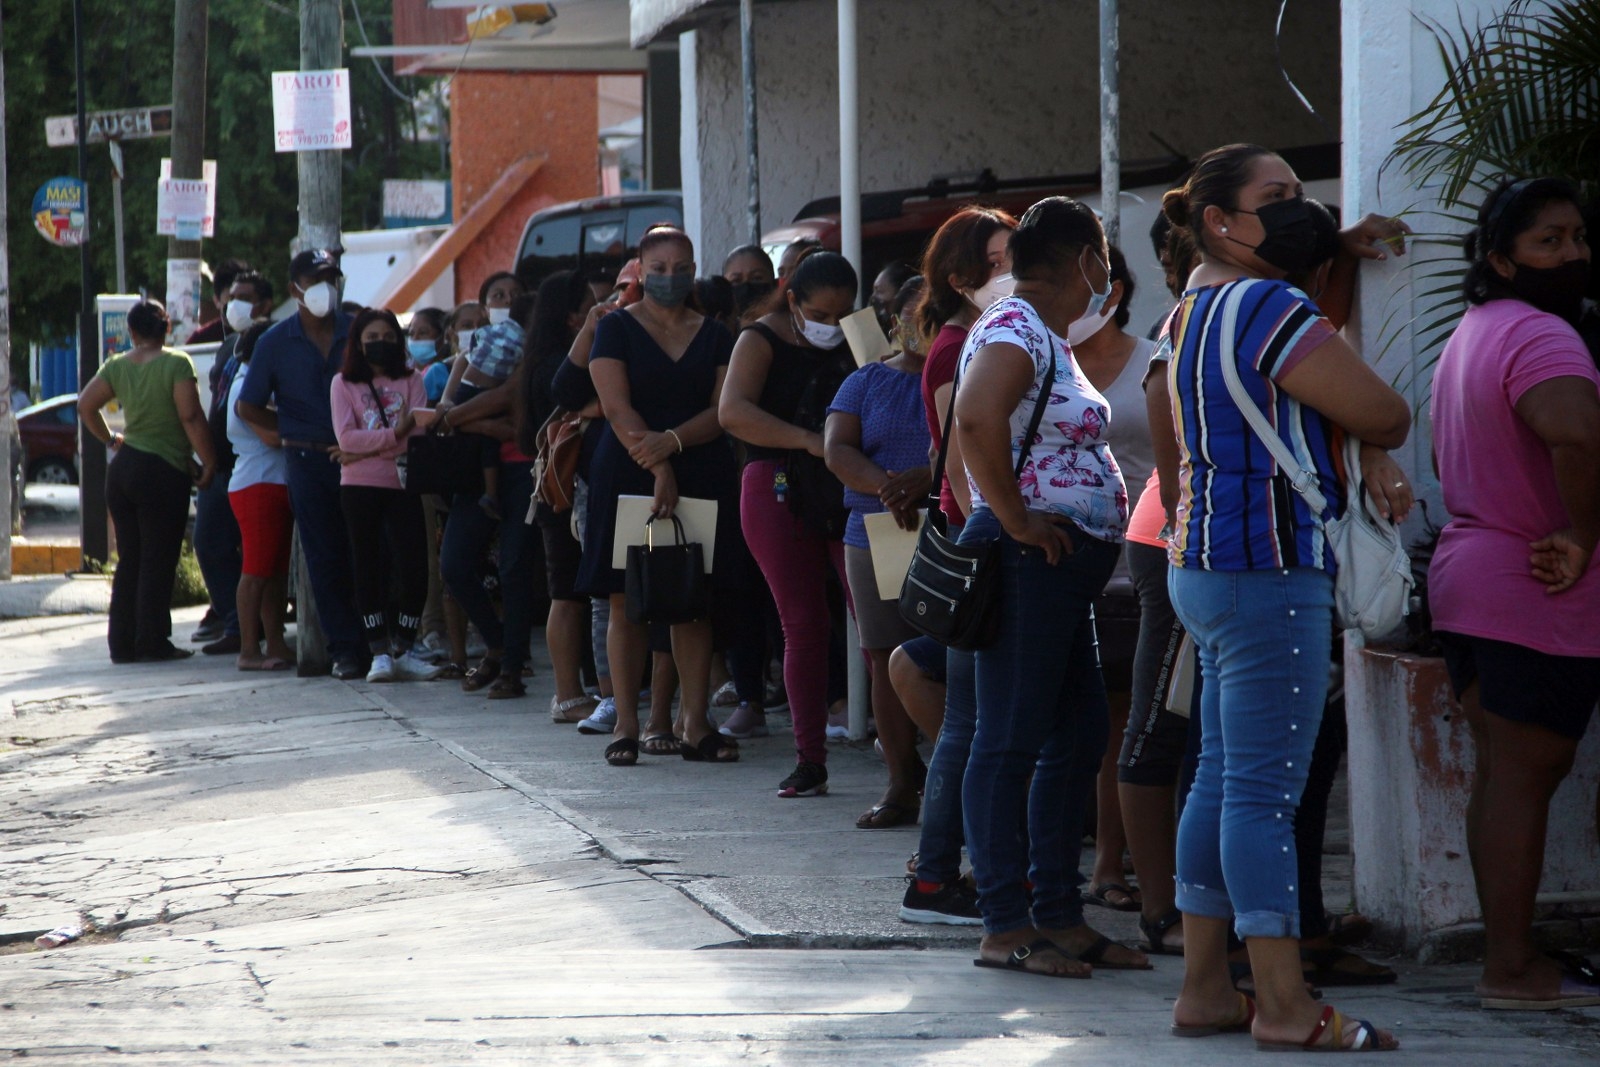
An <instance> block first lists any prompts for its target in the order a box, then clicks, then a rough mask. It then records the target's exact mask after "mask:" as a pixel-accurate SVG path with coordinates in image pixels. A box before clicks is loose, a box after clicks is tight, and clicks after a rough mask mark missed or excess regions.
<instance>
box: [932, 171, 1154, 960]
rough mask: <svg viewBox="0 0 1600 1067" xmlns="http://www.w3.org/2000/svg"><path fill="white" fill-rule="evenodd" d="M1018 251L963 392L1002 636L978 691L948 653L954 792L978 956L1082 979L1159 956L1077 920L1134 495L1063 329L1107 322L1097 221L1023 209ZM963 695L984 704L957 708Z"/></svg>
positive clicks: (977, 341)
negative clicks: (1114, 586) (1103, 616)
mask: <svg viewBox="0 0 1600 1067" xmlns="http://www.w3.org/2000/svg"><path fill="white" fill-rule="evenodd" d="M1010 250H1011V261H1012V271H1013V273H1014V274H1015V276H1016V286H1015V292H1014V293H1013V295H1012V296H1009V297H1006V298H1003V299H1001V300H999V301H998V302H996V303H995V304H994V305H993V306H991V307H990V308H989V310H988V311H986V312H985V313H984V314H983V315H981V316H980V317H979V318H978V321H977V322H976V323H975V324H974V325H973V327H972V331H971V333H969V334H968V335H967V341H966V345H965V346H964V347H963V349H962V353H961V363H960V366H959V368H958V375H959V376H958V379H957V386H956V396H955V401H954V403H955V414H956V431H955V432H956V433H958V434H959V435H960V438H961V446H962V448H961V451H962V456H963V457H964V459H965V462H966V470H967V481H968V483H969V487H970V489H971V494H972V512H971V514H970V515H969V516H968V518H967V523H966V525H965V526H964V527H963V528H962V531H961V543H962V544H974V543H982V542H990V541H998V542H999V545H1000V575H999V585H1000V589H1001V593H1000V598H999V601H1000V602H999V609H998V613H999V616H1000V619H999V632H998V635H997V636H996V638H995V640H994V643H993V644H992V645H990V646H988V647H986V648H982V649H979V650H978V651H977V652H975V653H974V654H973V655H972V657H970V658H971V660H972V665H971V668H970V669H971V670H972V671H973V681H972V683H970V685H968V684H961V683H960V682H958V678H957V675H958V671H957V665H956V662H955V661H954V659H952V662H951V667H950V673H951V677H950V694H949V704H950V708H949V716H950V717H951V718H955V717H957V716H958V715H960V716H961V717H963V718H966V717H971V718H974V719H975V720H976V722H977V727H976V729H975V731H974V733H973V736H972V748H971V754H970V755H969V757H968V759H967V769H966V776H965V779H964V780H963V782H962V798H963V804H964V806H965V809H966V837H967V851H968V853H969V854H970V855H971V857H972V872H973V874H974V875H975V876H976V878H977V882H978V908H979V911H980V912H981V913H982V916H983V926H984V937H983V940H982V943H981V945H980V947H979V958H978V963H979V964H980V965H981V966H992V967H1003V968H1010V969H1014V970H1020V971H1025V972H1027V973H1030V974H1041V975H1046V976H1050V977H1074V978H1086V977H1088V976H1089V975H1090V973H1091V972H1092V965H1098V966H1102V967H1110V968H1147V967H1148V966H1149V962H1148V961H1147V960H1146V959H1145V957H1144V956H1143V955H1142V954H1140V953H1137V952H1134V951H1132V950H1131V949H1127V948H1124V947H1122V946H1121V945H1116V944H1113V943H1111V942H1110V941H1108V940H1107V939H1106V938H1104V937H1103V936H1101V935H1100V934H1098V933H1097V932H1096V931H1094V930H1093V929H1091V928H1090V927H1089V926H1088V925H1087V924H1086V923H1085V922H1084V919H1083V902H1082V899H1081V897H1080V896H1079V894H1078V888H1077V884H1078V873H1077V868H1078V852H1079V842H1080V841H1081V839H1082V837H1083V821H1084V814H1085V812H1084V809H1085V807H1086V804H1087V801H1088V796H1089V790H1090V789H1091V788H1092V786H1093V781H1094V774H1095V769H1096V768H1097V767H1098V766H1099V763H1100V755H1101V753H1102V752H1103V751H1104V749H1105V743H1106V696H1105V685H1104V683H1103V682H1102V680H1101V677H1100V671H1099V664H1098V662H1097V658H1096V653H1095V634H1094V616H1093V607H1092V606H1093V603H1094V599H1095V597H1097V596H1099V595H1100V592H1101V590H1103V589H1104V588H1105V584H1106V581H1107V579H1109V578H1110V576H1111V571H1112V568H1113V567H1115V566H1116V561H1117V548H1118V545H1119V544H1120V543H1121V541H1122V530H1123V527H1124V526H1125V525H1126V523H1127V518H1128V498H1127V493H1126V492H1125V491H1124V489H1123V484H1122V475H1121V473H1120V472H1119V470H1118V468H1117V463H1116V460H1115V459H1114V458H1113V457H1112V455H1111V449H1110V447H1109V446H1108V445H1107V443H1106V427H1107V424H1108V423H1109V421H1110V413H1109V410H1108V408H1107V406H1106V402H1105V398H1104V397H1102V396H1101V395H1100V393H1099V391H1098V390H1096V389H1095V388H1094V386H1092V385H1091V384H1089V381H1088V379H1087V378H1085V377H1084V375H1083V373H1082V371H1081V370H1080V369H1079V367H1078V365H1077V363H1076V361H1074V360H1073V358H1072V354H1071V352H1070V351H1069V350H1068V349H1067V347H1066V346H1065V345H1064V344H1063V343H1062V342H1061V338H1062V337H1064V336H1065V335H1066V334H1067V333H1068V332H1069V330H1070V329H1071V327H1072V324H1073V323H1074V322H1077V321H1079V320H1080V319H1089V320H1091V321H1093V320H1094V319H1095V318H1097V317H1098V316H1099V315H1100V313H1101V311H1102V310H1103V309H1104V307H1105V305H1106V303H1107V302H1108V300H1109V298H1110V296H1111V290H1112V283H1111V277H1110V271H1109V269H1108V267H1107V252H1106V243H1105V235H1104V233H1102V231H1101V229H1100V222H1099V220H1098V219H1096V218H1095V215H1094V212H1093V211H1091V210H1090V209H1089V208H1088V207H1087V206H1086V205H1084V204H1081V203H1078V202H1077V201H1075V200H1071V199H1068V198H1066V197H1051V198H1049V199H1046V200H1041V201H1040V202H1039V203H1037V204H1035V205H1034V206H1033V207H1031V208H1029V209H1028V212H1027V214H1025V215H1024V216H1023V217H1022V221H1021V222H1020V223H1019V224H1018V226H1017V230H1016V232H1015V233H1013V234H1012V235H1011V242H1010ZM971 694H975V695H976V697H977V706H976V708H975V709H972V710H968V709H966V708H960V707H958V705H959V704H961V703H963V702H964V701H966V700H970V699H971ZM1030 779H1031V780H1030ZM930 781H931V779H930ZM1020 826H1026V827H1027V835H1026V840H1024V839H1023V837H1022V836H1021V835H1019V834H1018V832H1017V831H1018V827H1020ZM1030 881H1031V883H1032V888H1031V892H1030V889H1029V882H1030Z"/></svg>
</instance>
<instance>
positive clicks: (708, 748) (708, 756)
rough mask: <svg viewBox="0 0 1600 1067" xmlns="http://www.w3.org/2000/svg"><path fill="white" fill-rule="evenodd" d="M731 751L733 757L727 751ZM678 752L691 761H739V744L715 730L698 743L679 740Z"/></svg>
mask: <svg viewBox="0 0 1600 1067" xmlns="http://www.w3.org/2000/svg"><path fill="white" fill-rule="evenodd" d="M728 752H731V753H733V755H732V756H731V757H729V756H727V755H725V753H728ZM678 754H679V755H680V756H682V757H683V758H684V759H685V760H687V761H688V762H690V763H738V762H739V746H738V745H736V744H734V743H733V742H732V741H730V740H729V739H728V738H726V737H723V736H722V735H721V734H719V733H717V732H716V731H715V730H713V731H711V732H710V733H709V734H706V735H705V736H704V737H702V738H701V739H700V741H699V743H698V744H693V745H691V744H690V743H689V742H687V741H682V742H679V744H678Z"/></svg>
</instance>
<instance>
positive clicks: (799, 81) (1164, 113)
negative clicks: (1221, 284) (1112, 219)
mask: <svg viewBox="0 0 1600 1067" xmlns="http://www.w3.org/2000/svg"><path fill="white" fill-rule="evenodd" d="M1277 9H1278V5H1277V3H1275V2H1272V0H1186V2H1185V3H1183V4H1172V3H1162V2H1160V0H1124V2H1123V4H1122V10H1123V18H1122V96H1123V99H1122V116H1123V138H1122V150H1123V155H1124V158H1125V159H1138V158H1141V157H1143V158H1152V157H1157V156H1164V155H1165V154H1166V150H1165V149H1164V148H1163V147H1162V146H1161V143H1160V141H1158V140H1157V138H1161V139H1163V140H1165V141H1167V142H1168V143H1170V144H1171V145H1173V146H1174V147H1176V148H1177V149H1178V150H1180V151H1182V152H1184V153H1189V154H1195V153H1198V152H1201V151H1204V150H1205V149H1207V148H1210V147H1213V146H1214V145H1217V144H1222V143H1225V142H1228V141H1237V140H1256V141H1262V142H1264V143H1267V144H1271V145H1279V146H1293V145H1304V144H1315V143H1322V142H1329V141H1335V140H1337V139H1338V129H1337V124H1338V121H1339V45H1338V41H1339V13H1338V5H1336V4H1331V3H1321V2H1317V3H1302V4H1295V5H1291V7H1290V14H1289V19H1288V23H1287V25H1286V26H1285V39H1284V50H1283V51H1284V57H1285V63H1286V65H1287V66H1288V67H1289V68H1290V70H1291V72H1292V73H1293V75H1294V77H1295V81H1296V82H1297V83H1298V84H1299V85H1300V86H1301V88H1302V89H1303V90H1304V91H1305V92H1306V93H1307V95H1308V96H1309V97H1310V98H1311V100H1312V102H1313V103H1314V104H1315V105H1316V106H1317V107H1318V109H1319V110H1320V111H1321V113H1322V115H1323V117H1324V119H1325V120H1326V122H1327V123H1328V126H1329V128H1327V129H1324V128H1323V127H1322V126H1321V125H1319V124H1318V122H1317V121H1316V120H1315V119H1314V118H1312V117H1311V116H1310V115H1309V114H1307V113H1306V111H1305V110H1304V109H1303V108H1302V107H1301V105H1300V104H1299V102H1298V101H1297V100H1295V98H1294V96H1293V94H1292V93H1291V92H1290V90H1289V88H1288V86H1287V85H1285V84H1284V81H1283V76H1282V74H1281V73H1280V72H1279V70H1278V66H1277V62H1276V60H1275V58H1274V55H1273V25H1274V20H1275V18H1276V15H1277ZM836 19H837V15H836V4H835V3H834V2H833V0H795V2H792V3H782V4H758V5H757V6H756V49H757V69H758V73H759V82H758V91H759V94H760V107H759V123H760V127H759V134H760V141H761V153H762V157H761V185H762V189H761V194H762V222H763V227H764V228H765V227H771V226H773V225H777V224H780V223H783V222H787V221H789V219H791V218H792V217H793V215H794V212H795V211H796V209H798V208H799V207H800V206H801V205H802V204H803V203H805V202H806V201H807V200H810V199H812V198H813V197H817V196H824V195H831V194H834V193H836V192H837V191H838V150H839V147H838V146H839V138H838V80H837V79H838V74H837V70H838V67H837V40H838V37H837V22H836ZM859 33H860V52H861V130H862V149H861V150H862V158H861V174H862V187H863V189H864V190H866V191H869V192H870V191H872V190H874V189H884V188H894V187H898V186H912V185H920V184H922V183H923V182H926V181H927V180H929V179H930V178H932V177H934V176H936V175H950V174H976V173H977V172H978V171H980V170H981V169H983V168H984V167H989V168H991V169H992V170H994V172H995V173H996V174H998V175H999V176H1001V177H1002V178H1004V177H1028V176H1035V175H1047V174H1060V173H1069V172H1076V171H1093V170H1097V169H1098V166H1099V73H1098V66H1097V64H1098V47H1099V43H1098V42H1099V38H1098V14H1097V8H1096V5H1095V4H1093V3H1091V2H1089V0H1071V2H1062V0H925V2H919V3H916V4H912V3H908V2H906V0H862V2H861V7H860V30H859ZM1202 56H1204V57H1205V64H1204V65H1202V62H1201V57H1202ZM1218 57H1225V58H1226V62H1225V64H1224V68H1223V70H1222V72H1221V73H1220V75H1219V68H1218V64H1217V59H1218ZM691 70H692V71H693V76H694V78H695V80H696V83H697V84H696V86H695V89H696V92H694V93H692V94H691V93H688V92H686V93H685V96H684V103H685V110H684V122H685V127H686V128H685V133H684V140H685V147H686V149H691V150H692V152H693V153H694V157H693V158H697V159H698V167H695V168H691V157H690V156H688V155H686V157H685V177H684V189H685V193H686V195H688V196H692V197H695V198H697V199H698V201H699V204H698V210H694V209H691V211H690V215H691V217H694V216H698V218H699V219H700V225H701V227H702V230H701V234H700V236H701V239H702V243H703V246H704V249H705V253H704V255H703V256H702V258H703V259H705V260H706V261H707V262H711V261H712V260H713V259H717V258H719V257H720V255H721V253H722V251H725V250H726V249H727V248H730V247H732V246H733V245H734V244H737V243H739V241H740V240H742V233H741V231H742V230H743V222H742V219H743V205H744V186H745V180H746V178H745V173H746V172H745V155H744V134H743V103H742V99H743V98H742V91H741V82H740V66H739V34H738V20H737V17H736V14H734V13H730V14H729V15H726V16H724V15H720V14H719V15H716V16H714V17H712V18H711V19H709V20H708V21H706V22H705V23H703V24H702V25H701V26H700V27H699V28H698V30H697V31H696V32H695V34H694V41H693V47H692V49H690V50H689V51H688V52H687V53H686V55H685V71H686V73H687V72H688V71H691ZM691 102H692V104H693V110H690V106H691ZM691 170H692V171H693V175H697V176H698V187H696V185H695V179H694V176H692V175H691ZM1152 280H1153V279H1152Z"/></svg>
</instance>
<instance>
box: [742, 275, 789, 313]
mask: <svg viewBox="0 0 1600 1067" xmlns="http://www.w3.org/2000/svg"><path fill="white" fill-rule="evenodd" d="M777 287H778V283H777V282H739V283H738V284H737V285H735V286H734V287H733V304H734V306H735V307H737V308H738V309H739V314H741V315H742V314H744V313H745V312H746V311H749V310H750V309H751V308H752V307H754V306H755V304H756V302H757V301H759V300H761V299H762V298H764V297H765V296H766V295H767V294H768V293H770V292H772V290H774V289H776V288H777Z"/></svg>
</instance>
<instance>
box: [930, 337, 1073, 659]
mask: <svg viewBox="0 0 1600 1067" xmlns="http://www.w3.org/2000/svg"><path fill="white" fill-rule="evenodd" d="M1055 380H1056V346H1055V342H1054V341H1051V342H1050V369H1049V370H1048V371H1046V372H1045V377H1044V381H1043V382H1041V383H1040V384H1039V400H1038V403H1036V404H1035V405H1034V407H1033V418H1032V419H1031V420H1030V421H1029V422H1028V436H1027V437H1026V438H1025V439H1024V440H1023V445H1022V453H1021V454H1020V455H1019V456H1018V457H1017V465H1016V468H1015V469H1014V470H1013V471H1012V472H1011V473H1012V477H1014V478H1020V477H1021V476H1022V468H1023V465H1024V464H1026V463H1027V462H1028V455H1029V454H1030V453H1031V452H1032V451H1033V439H1034V437H1035V436H1036V435H1037V434H1038V432H1039V423H1040V421H1041V420H1042V419H1043V418H1044V409H1045V405H1046V404H1048V403H1049V401H1050V389H1051V387H1052V386H1053V385H1054V384H1055ZM960 386H961V376H960V375H959V374H958V375H957V376H956V380H955V383H954V386H953V387H952V388H951V390H950V410H949V411H947V412H946V413H945V417H944V435H943V436H942V437H941V438H940V439H939V459H938V461H937V462H936V463H934V465H933V489H932V491H931V493H930V495H929V501H928V515H927V518H926V519H924V520H923V523H922V532H921V533H920V534H919V535H918V536H917V549H916V552H915V554H914V555H913V556H912V557H911V567H910V569H909V570H907V571H906V580H905V582H904V583H903V584H902V585H901V586H900V604H899V607H900V617H901V618H902V619H904V620H905V621H906V624H907V625H908V626H910V627H911V628H912V629H914V630H916V631H917V632H918V633H921V634H925V635H927V636H928V637H931V638H933V639H934V640H935V641H937V642H939V643H940V644H942V645H948V646H949V647H951V648H963V649H976V648H985V647H987V646H988V645H990V644H993V643H994V639H995V631H996V630H997V629H998V628H999V625H1000V615H999V611H998V608H999V606H1000V585H999V580H998V579H999V571H1000V544H999V542H998V541H988V542H985V543H983V544H970V545H963V544H957V543H956V542H955V541H952V540H951V539H950V537H949V534H948V533H947V530H946V524H945V517H944V512H942V511H940V510H939V487H940V486H941V485H943V484H944V461H945V456H946V454H947V453H949V451H950V430H951V428H952V427H953V426H954V425H955V413H956V389H958V388H960Z"/></svg>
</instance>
